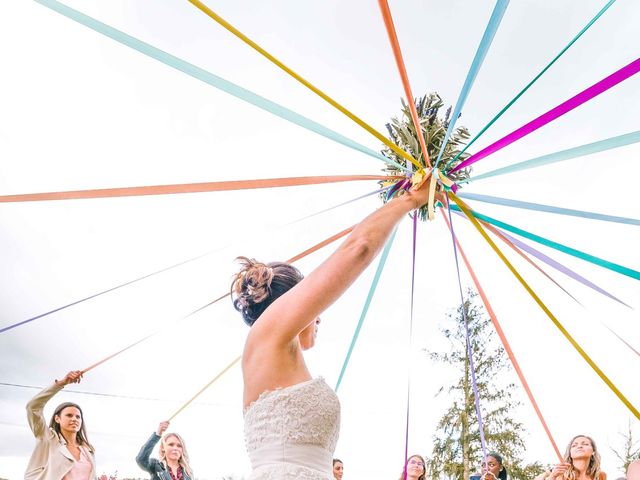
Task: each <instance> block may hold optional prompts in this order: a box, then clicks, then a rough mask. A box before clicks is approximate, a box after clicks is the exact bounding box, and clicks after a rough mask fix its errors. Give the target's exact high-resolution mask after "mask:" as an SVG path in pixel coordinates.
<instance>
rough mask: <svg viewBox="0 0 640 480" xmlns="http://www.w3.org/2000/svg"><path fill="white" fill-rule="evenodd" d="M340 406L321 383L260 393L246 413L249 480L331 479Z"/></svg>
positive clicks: (330, 390)
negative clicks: (250, 469)
mask: <svg viewBox="0 0 640 480" xmlns="http://www.w3.org/2000/svg"><path fill="white" fill-rule="evenodd" d="M339 429H340V402H339V401H338V396H337V395H336V394H335V392H334V391H333V390H332V389H331V388H330V387H329V386H328V385H327V384H326V383H325V381H324V380H323V379H322V378H315V379H312V380H308V381H306V382H302V383H298V384H297V385H292V386H290V387H285V388H281V389H277V390H272V391H267V392H264V393H262V394H261V395H260V397H258V399H257V400H256V401H255V402H253V403H252V404H251V405H249V406H248V407H247V409H246V411H245V413H244V435H245V441H246V444H247V451H248V452H249V458H250V459H251V466H252V467H253V472H252V474H251V476H250V477H249V479H250V480H266V479H278V480H283V479H298V480H331V479H332V478H333V476H332V473H331V469H332V465H331V464H332V462H331V461H332V457H333V451H334V450H335V447H336V443H337V441H338V432H339Z"/></svg>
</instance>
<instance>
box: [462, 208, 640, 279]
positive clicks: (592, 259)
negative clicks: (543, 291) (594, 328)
mask: <svg viewBox="0 0 640 480" xmlns="http://www.w3.org/2000/svg"><path fill="white" fill-rule="evenodd" d="M451 209H452V210H456V211H460V208H459V207H458V206H457V205H451ZM472 213H473V216H474V217H476V218H478V219H480V220H484V221H485V222H487V223H490V224H491V225H494V226H496V227H499V228H502V229H504V230H507V231H509V232H512V233H515V234H516V235H520V236H521V237H525V238H528V239H529V240H533V241H534V242H537V243H539V244H541V245H546V246H547V247H550V248H553V249H555V250H558V251H560V252H563V253H566V254H567V255H571V256H573V257H576V258H579V259H580V260H584V261H586V262H589V263H593V264H594V265H598V266H599V267H602V268H606V269H608V270H611V271H614V272H616V273H620V274H622V275H626V276H627V277H631V278H635V279H636V280H640V272H639V271H637V270H633V269H631V268H629V267H625V266H623V265H618V264H617V263H613V262H610V261H608V260H604V259H602V258H600V257H596V256H595V255H590V254H588V253H585V252H581V251H580V250H576V249H575V248H571V247H567V246H566V245H563V244H561V243H558V242H554V241H553V240H549V239H547V238H544V237H541V236H540V235H536V234H534V233H531V232H527V231H526V230H523V229H521V228H518V227H514V226H513V225H509V224H508V223H505V222H501V221H500V220H496V219H495V218H491V217H489V216H487V215H483V214H481V213H478V212H476V211H473V212H472Z"/></svg>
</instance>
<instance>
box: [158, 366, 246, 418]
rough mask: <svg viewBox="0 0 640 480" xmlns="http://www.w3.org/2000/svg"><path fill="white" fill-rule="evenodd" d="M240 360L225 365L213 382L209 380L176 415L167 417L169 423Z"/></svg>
mask: <svg viewBox="0 0 640 480" xmlns="http://www.w3.org/2000/svg"><path fill="white" fill-rule="evenodd" d="M240 358H242V357H236V358H235V359H234V360H233V361H232V362H231V363H230V364H229V365H227V366H226V367H225V368H224V370H222V371H221V372H220V373H219V374H218V375H216V376H215V378H214V379H213V380H211V381H210V382H209V383H207V384H206V385H205V386H204V387H202V388H201V389H200V390H199V391H198V393H196V394H195V395H194V396H193V397H191V398H190V399H189V400H187V401H186V402H185V404H184V405H182V406H181V407H180V408H179V409H178V411H177V412H176V413H174V414H173V415H171V416H170V417H169V421H171V420H173V419H174V418H175V417H176V415H178V414H179V413H180V412H181V411H182V410H184V409H185V408H187V406H188V405H189V404H190V403H191V402H193V401H194V400H195V399H196V398H198V396H199V395H200V394H201V393H202V392H204V391H205V390H206V389H207V388H209V387H210V386H211V385H213V383H214V382H215V381H216V380H218V379H219V378H220V377H221V376H222V375H224V374H225V373H226V372H227V370H229V369H230V368H231V367H233V366H234V365H235V364H236V363H238V360H240Z"/></svg>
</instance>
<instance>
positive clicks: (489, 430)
mask: <svg viewBox="0 0 640 480" xmlns="http://www.w3.org/2000/svg"><path fill="white" fill-rule="evenodd" d="M463 309H464V312H465V313H466V318H467V321H468V327H469V335H470V338H471V350H472V355H473V361H474V366H475V373H476V380H477V387H478V396H479V399H480V409H481V412H482V420H483V424H484V436H485V439H486V442H487V449H488V451H492V450H493V451H496V452H498V453H500V454H501V455H502V457H503V460H504V464H505V466H506V467H507V469H508V472H509V477H510V478H511V479H517V480H530V479H531V478H533V477H534V476H535V475H537V474H538V473H541V472H542V470H543V468H542V465H540V464H539V463H534V464H531V465H526V466H523V465H522V452H523V450H524V447H525V444H524V439H523V435H524V433H525V429H524V427H523V425H522V423H520V422H518V421H517V420H516V419H515V418H514V417H513V413H514V409H515V408H516V407H517V406H518V405H519V402H518V401H516V400H515V399H514V398H513V396H512V392H513V391H514V389H515V386H514V384H513V383H509V384H507V385H506V386H500V383H501V382H502V383H504V379H505V377H507V376H508V371H509V370H510V365H509V364H508V360H507V357H506V355H505V352H504V350H503V348H502V346H501V345H499V344H498V342H497V341H496V338H495V333H494V331H493V329H492V328H491V326H490V321H489V319H488V318H487V316H486V315H485V314H484V310H483V308H482V307H480V306H478V305H477V304H476V294H474V293H472V292H468V294H467V299H466V300H465V302H464V304H462V305H460V306H459V307H458V309H457V311H456V313H455V314H451V315H449V318H450V319H451V320H453V321H454V326H453V327H452V328H445V329H443V333H444V335H445V337H446V338H447V339H448V340H449V341H450V342H451V351H450V352H449V353H430V356H431V358H432V359H434V360H436V361H438V362H441V363H446V364H449V365H451V366H453V367H455V368H456V369H457V370H458V372H459V377H458V379H457V381H455V382H454V383H453V384H452V385H451V386H449V387H444V386H443V387H442V388H441V389H440V392H439V393H442V392H445V391H446V393H447V394H449V396H450V397H451V402H452V403H451V406H450V407H449V408H448V410H447V411H446V412H445V413H444V415H443V416H442V418H441V419H440V421H439V422H438V425H437V432H436V435H435V436H434V446H433V452H432V455H431V457H430V459H429V461H428V467H429V471H430V476H431V478H432V479H434V480H436V479H441V478H443V477H446V478H450V479H452V480H469V476H470V475H471V474H472V473H473V472H474V471H475V470H477V469H478V467H479V466H480V465H481V463H482V449H481V443H480V432H479V428H478V419H477V415H476V411H475V403H474V393H473V386H472V381H471V368H470V362H469V358H468V356H467V343H466V335H465V327H464V316H463Z"/></svg>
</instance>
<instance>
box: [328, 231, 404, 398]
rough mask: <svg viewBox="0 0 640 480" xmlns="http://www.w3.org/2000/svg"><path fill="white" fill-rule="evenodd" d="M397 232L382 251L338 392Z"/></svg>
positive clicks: (346, 358)
mask: <svg viewBox="0 0 640 480" xmlns="http://www.w3.org/2000/svg"><path fill="white" fill-rule="evenodd" d="M397 231H398V228H397V227H396V228H395V229H394V230H393V233H392V234H391V237H389V240H387V244H386V245H385V246H384V250H383V251H382V255H381V256H380V261H379V262H378V269H377V270H376V274H375V276H374V277H373V281H372V282H371V287H369V294H368V295H367V300H366V301H365V302H364V307H363V308H362V312H361V313H360V319H359V320H358V325H356V330H355V332H353V337H352V338H351V345H349V350H348V351H347V356H346V357H345V358H344V362H343V364H342V369H341V370H340V376H339V377H338V381H337V382H336V392H337V391H338V389H339V388H340V384H341V383H342V378H343V377H344V372H345V371H346V370H347V365H349V360H350V359H351V354H352V353H353V348H354V347H355V346H356V342H357V341H358V336H359V335H360V330H361V329H362V324H363V323H364V319H365V318H366V316H367V312H368V311H369V306H370V305H371V300H373V294H374V293H376V288H377V287H378V281H379V280H380V276H381V275H382V270H384V265H385V263H386V262H387V257H388V256H389V251H390V250H391V245H393V240H394V239H395V238H396V233H397Z"/></svg>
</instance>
